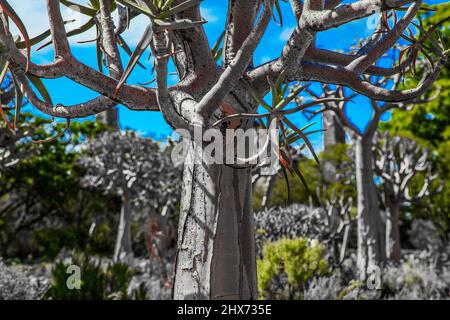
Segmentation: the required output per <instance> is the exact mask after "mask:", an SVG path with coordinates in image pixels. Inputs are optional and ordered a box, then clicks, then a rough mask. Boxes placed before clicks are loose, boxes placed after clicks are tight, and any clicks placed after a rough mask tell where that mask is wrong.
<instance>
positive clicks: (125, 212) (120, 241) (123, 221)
mask: <svg viewBox="0 0 450 320" xmlns="http://www.w3.org/2000/svg"><path fill="white" fill-rule="evenodd" d="M132 258H133V250H132V241H131V203H130V197H129V194H128V192H127V191H126V190H124V191H123V196H122V208H121V210H120V221H119V228H118V231H117V239H116V246H115V249H114V261H116V262H117V261H121V262H125V263H129V262H131V259H132Z"/></svg>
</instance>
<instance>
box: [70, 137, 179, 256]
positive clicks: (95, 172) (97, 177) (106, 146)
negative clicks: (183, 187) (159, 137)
mask: <svg viewBox="0 0 450 320" xmlns="http://www.w3.org/2000/svg"><path fill="white" fill-rule="evenodd" d="M83 147H84V150H85V153H84V155H83V156H82V157H81V158H80V159H79V163H80V164H81V165H82V166H83V167H85V168H86V169H87V172H86V175H85V176H84V177H83V179H82V182H81V183H82V184H83V185H84V186H87V187H92V188H97V189H101V190H103V191H104V192H105V193H106V194H115V195H118V196H120V197H121V201H122V208H121V211H120V221H119V227H118V232H117V240H116V247H115V250H114V260H115V261H128V262H130V259H131V258H132V257H133V250H132V235H131V222H132V216H131V215H132V212H133V210H138V209H143V208H149V210H150V211H152V210H158V209H159V208H161V207H163V206H164V205H166V204H167V203H168V201H169V199H171V198H174V197H176V196H177V194H178V192H177V190H178V185H179V181H178V177H179V173H178V171H177V170H176V169H174V168H173V167H171V159H170V157H169V154H167V153H162V152H161V151H160V148H161V146H160V145H159V144H158V143H156V142H153V141H151V140H150V139H145V138H140V137H139V136H138V135H137V134H136V133H134V132H131V131H129V132H127V133H125V134H123V133H121V132H105V133H103V134H101V135H98V136H96V137H95V138H93V139H91V140H90V141H89V142H87V143H86V144H85V145H84V146H83ZM156 176H160V177H161V179H154V178H153V177H156Z"/></svg>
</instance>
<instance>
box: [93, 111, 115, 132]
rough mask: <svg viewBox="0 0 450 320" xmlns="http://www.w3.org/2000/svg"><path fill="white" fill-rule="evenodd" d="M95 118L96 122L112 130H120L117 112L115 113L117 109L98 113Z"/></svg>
mask: <svg viewBox="0 0 450 320" xmlns="http://www.w3.org/2000/svg"><path fill="white" fill-rule="evenodd" d="M96 118H97V120H98V121H100V122H102V123H104V124H106V125H107V126H108V127H110V128H112V129H114V130H120V125H119V112H118V111H117V109H110V110H107V111H104V112H102V113H99V114H98V115H97V116H96Z"/></svg>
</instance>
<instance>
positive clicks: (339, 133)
mask: <svg viewBox="0 0 450 320" xmlns="http://www.w3.org/2000/svg"><path fill="white" fill-rule="evenodd" d="M322 128H323V129H325V130H326V131H324V132H323V149H324V151H325V152H329V151H331V148H332V147H333V146H335V145H337V144H341V143H345V130H344V129H343V128H342V126H341V125H340V124H339V120H338V119H337V116H336V115H335V113H334V112H333V111H324V112H323V114H322Z"/></svg>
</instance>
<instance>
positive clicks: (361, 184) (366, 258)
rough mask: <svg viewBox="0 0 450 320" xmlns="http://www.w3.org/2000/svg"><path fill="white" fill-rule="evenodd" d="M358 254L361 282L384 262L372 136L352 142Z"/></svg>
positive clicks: (358, 138)
mask: <svg viewBox="0 0 450 320" xmlns="http://www.w3.org/2000/svg"><path fill="white" fill-rule="evenodd" d="M355 144H356V148H355V154H356V184H357V198H358V201H357V202H358V203H357V212H358V215H357V222H358V253H357V264H358V270H359V275H360V279H361V280H362V281H364V280H365V279H366V277H367V271H368V268H369V267H373V266H376V267H381V266H382V264H383V263H384V261H385V256H386V254H385V252H384V237H383V227H382V221H381V215H380V207H379V203H378V197H377V191H376V188H375V183H374V180H373V177H374V171H373V164H372V161H373V151H372V136H371V135H369V136H368V137H367V136H364V138H361V137H357V138H356V139H355Z"/></svg>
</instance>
